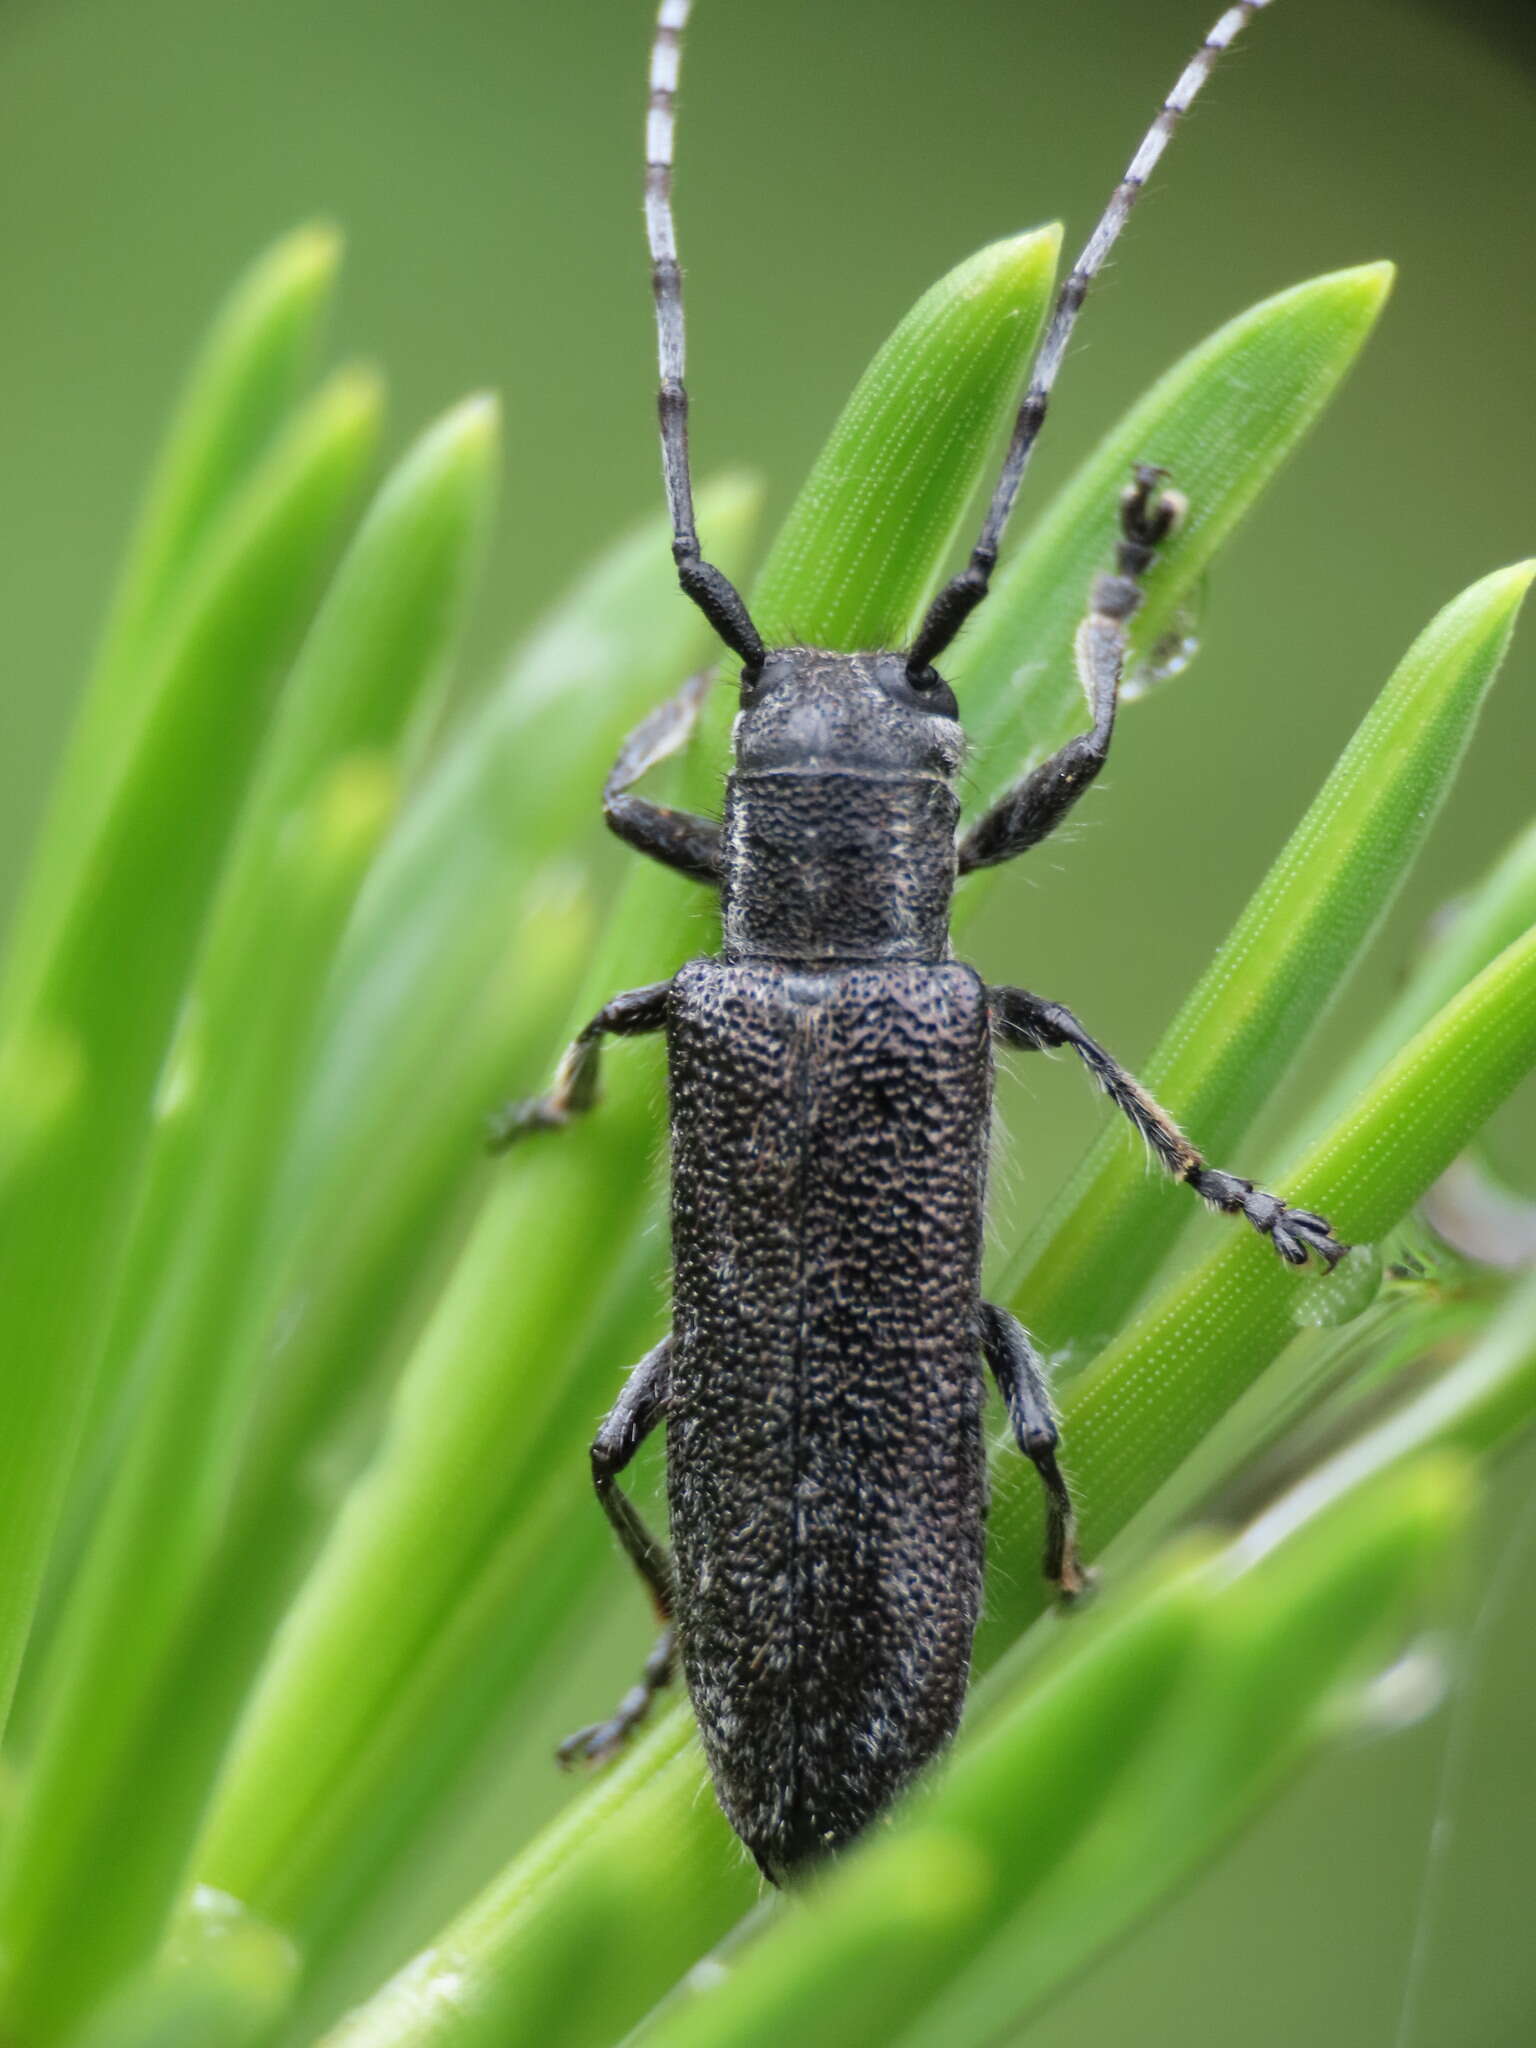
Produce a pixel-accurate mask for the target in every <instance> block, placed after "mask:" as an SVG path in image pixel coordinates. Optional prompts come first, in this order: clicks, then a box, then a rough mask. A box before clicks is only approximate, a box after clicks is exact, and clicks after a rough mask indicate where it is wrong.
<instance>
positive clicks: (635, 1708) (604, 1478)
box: [555, 1336, 675, 1764]
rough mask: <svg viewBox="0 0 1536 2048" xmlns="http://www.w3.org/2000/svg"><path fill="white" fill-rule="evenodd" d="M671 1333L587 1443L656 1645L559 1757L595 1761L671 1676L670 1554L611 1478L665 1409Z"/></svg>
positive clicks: (622, 1737) (624, 1736)
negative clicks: (614, 1699)
mask: <svg viewBox="0 0 1536 2048" xmlns="http://www.w3.org/2000/svg"><path fill="white" fill-rule="evenodd" d="M671 1358H672V1339H671V1337H670V1336H667V1337H663V1338H662V1340H661V1342H660V1343H659V1344H658V1345H657V1346H656V1347H655V1349H654V1350H652V1351H648V1352H647V1353H646V1354H645V1356H644V1358H642V1359H641V1361H640V1363H639V1364H638V1365H637V1366H636V1367H635V1368H634V1370H633V1371H632V1372H631V1373H630V1375H629V1378H628V1379H627V1380H626V1381H625V1382H624V1390H623V1392H622V1393H621V1394H620V1395H619V1398H618V1400H617V1401H616V1402H615V1403H614V1405H613V1408H612V1410H611V1412H610V1413H609V1415H608V1418H607V1420H606V1421H605V1422H604V1424H603V1426H602V1428H601V1429H600V1430H599V1431H598V1433H597V1437H596V1440H595V1441H594V1443H593V1445H592V1484H593V1486H594V1487H595V1488H596V1489H597V1497H598V1500H599V1501H600V1502H601V1503H602V1508H603V1513H604V1514H605V1515H606V1516H607V1517H608V1520H609V1522H610V1523H611V1524H612V1526H613V1530H614V1533H615V1534H616V1535H617V1537H618V1539H619V1541H620V1543H621V1544H622V1545H623V1546H624V1554H625V1556H626V1557H628V1559H629V1561H630V1563H631V1564H632V1565H633V1566H634V1568H635V1570H636V1571H637V1572H638V1573H639V1574H640V1576H641V1578H642V1579H643V1580H644V1581H645V1585H646V1590H647V1591H648V1592H649V1594H650V1596H651V1604H652V1606H653V1607H654V1608H655V1610H656V1616H657V1619H658V1620H659V1621H660V1622H661V1624H662V1631H661V1635H660V1637H659V1639H658V1641H657V1643H656V1647H655V1648H654V1649H653V1650H652V1651H651V1654H650V1656H649V1657H647V1658H646V1660H645V1665H644V1668H643V1670H642V1671H641V1674H640V1682H639V1684H638V1685H635V1686H632V1687H631V1688H630V1690H629V1691H628V1692H627V1693H625V1695H624V1697H623V1699H621V1700H620V1701H619V1704H618V1705H617V1707H615V1709H614V1711H613V1712H612V1714H610V1715H609V1717H608V1719H607V1720H606V1721H594V1722H593V1723H592V1725H591V1727H589V1728H578V1729H577V1731H576V1733H575V1734H574V1735H569V1736H567V1737H566V1739H565V1741H564V1742H562V1743H561V1745H560V1747H559V1749H558V1750H557V1751H556V1752H555V1754H556V1756H557V1757H558V1759H559V1761H560V1762H561V1763H562V1764H577V1763H583V1764H592V1763H601V1762H602V1761H603V1760H604V1759H605V1758H607V1757H609V1756H611V1755H612V1754H613V1753H614V1751H615V1750H617V1749H620V1748H622V1747H623V1745H624V1743H625V1742H626V1741H627V1740H628V1738H629V1736H630V1735H631V1733H632V1732H633V1731H634V1729H635V1728H637V1727H638V1726H639V1724H640V1722H641V1721H643V1720H644V1718H645V1716H646V1714H647V1713H648V1711H649V1710H650V1704H651V1701H652V1700H653V1699H654V1698H655V1697H656V1695H657V1693H658V1692H660V1691H661V1689H662V1687H663V1686H665V1685H668V1684H670V1683H671V1680H672V1672H673V1666H674V1663H675V1650H674V1645H673V1639H672V1605H673V1580H672V1560H671V1558H670V1557H669V1556H668V1555H667V1550H666V1546H665V1544H663V1543H662V1542H661V1541H660V1539H659V1538H658V1537H656V1536H654V1535H653V1534H652V1533H651V1531H650V1530H649V1529H648V1528H647V1527H646V1525H645V1523H644V1521H643V1520H642V1519H641V1517H640V1515H639V1514H638V1512H637V1511H636V1509H635V1506H634V1503H633V1502H632V1501H631V1500H630V1498H629V1496H628V1495H627V1494H626V1493H625V1492H624V1491H623V1489H622V1488H621V1487H620V1486H619V1484H618V1475H619V1474H620V1473H621V1472H622V1471H623V1470H624V1467H625V1466H626V1465H627V1464H628V1463H629V1461H630V1459H631V1458H632V1457H633V1456H634V1455H635V1452H636V1451H637V1450H639V1448H640V1446H641V1444H643V1443H644V1442H645V1439H646V1438H647V1437H648V1436H649V1435H650V1433H651V1431H652V1430H653V1429H654V1428H655V1427H656V1425H657V1423H658V1422H660V1421H662V1420H663V1419H664V1418H665V1416H666V1412H667V1394H668V1389H669V1374H670V1366H671Z"/></svg>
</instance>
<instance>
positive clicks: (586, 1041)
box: [486, 981, 672, 1152]
mask: <svg viewBox="0 0 1536 2048" xmlns="http://www.w3.org/2000/svg"><path fill="white" fill-rule="evenodd" d="M671 986H672V984H671V982H670V981H653V982H651V983H649V985H648V986H647V987H645V988H632V989H628V990H626V991H625V993H624V994H623V995H621V996H615V997H614V998H613V1000H612V1002H609V1003H604V1005H603V1007H602V1008H601V1009H600V1010H599V1011H598V1013H597V1015H596V1016H595V1017H594V1018H593V1019H592V1021H591V1023H590V1024H587V1025H585V1026H584V1027H583V1029H582V1030H581V1031H580V1032H579V1033H578V1034H577V1036H576V1037H575V1038H574V1039H573V1040H572V1041H571V1043H570V1044H569V1045H568V1046H567V1047H566V1049H565V1056H564V1057H563V1058H562V1060H561V1062H560V1064H559V1066H558V1067H557V1068H556V1070H555V1085H554V1086H553V1088H551V1089H550V1091H549V1093H548V1094H547V1095H535V1096H533V1097H531V1098H530V1099H529V1100H528V1101H526V1102H509V1103H507V1104H506V1105H505V1107H504V1108H502V1109H499V1110H497V1111H496V1113H495V1115H494V1116H493V1117H492V1118H491V1120H490V1123H489V1125H488V1127H487V1130H486V1144H487V1145H488V1146H489V1147H490V1149H491V1151H493V1152H504V1151H505V1150H506V1149H507V1147H508V1146H509V1145H511V1144H514V1143H515V1142H516V1141H517V1139H519V1138H523V1137H526V1136H527V1135H528V1133H529V1132H530V1131H557V1130H559V1129H560V1128H561V1126H562V1125H564V1124H568V1123H569V1122H570V1120H571V1118H572V1117H573V1116H581V1115H583V1114H584V1113H585V1112H586V1111H587V1110H589V1109H590V1108H591V1107H592V1105H593V1104H594V1103H595V1102H596V1101H597V1083H598V1075H599V1071H600V1069H601V1065H602V1056H603V1052H602V1042H603V1040H604V1039H605V1038H639V1037H642V1036H643V1035H644V1034H645V1033H646V1032H649V1031H660V1030H661V1029H662V1027H663V1025H664V1024H665V1023H666V1021H667V993H668V991H669V990H670V988H671Z"/></svg>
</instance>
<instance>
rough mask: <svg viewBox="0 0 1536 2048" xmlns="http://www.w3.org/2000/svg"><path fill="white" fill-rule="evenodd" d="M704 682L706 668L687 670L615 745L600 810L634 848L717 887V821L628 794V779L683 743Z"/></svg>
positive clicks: (703, 692) (705, 689)
mask: <svg viewBox="0 0 1536 2048" xmlns="http://www.w3.org/2000/svg"><path fill="white" fill-rule="evenodd" d="M709 685H710V674H709V671H708V670H704V671H702V672H701V673H700V674H698V675H696V676H691V677H690V678H689V680H688V681H687V682H686V683H684V685H683V687H682V688H681V689H680V690H679V691H678V692H677V694H676V695H675V696H672V697H669V698H668V699H667V701H666V702H665V703H664V704H659V705H658V706H657V707H656V709H655V710H654V711H653V712H651V713H650V714H649V716H648V717H646V718H643V719H641V721H640V723H639V724H638V725H637V726H636V727H635V729H634V731H633V732H632V733H631V734H630V735H629V737H628V739H626V740H625V742H624V744H623V746H622V747H621V748H620V749H619V758H618V759H617V760H616V761H615V762H614V764H613V771H612V773H611V774H610V775H609V777H608V780H607V781H606V782H605V783H604V784H603V816H604V818H605V819H606V820H607V823H608V829H609V831H610V832H613V833H616V834H617V836H618V837H619V838H620V839H622V840H623V841H624V842H625V844H626V845H628V846H632V847H634V849H635V850H636V852H637V853H644V854H648V855H649V856H650V858H651V859H652V860H659V861H660V862H661V863H662V865H663V866H664V867H669V868H676V869H677V870H678V872H679V873H680V874H684V875H687V876H689V877H690V878H691V879H692V880H693V881H695V882H708V883H710V884H711V885H713V886H714V887H717V888H718V886H719V883H720V875H721V867H722V856H721V851H720V827H719V826H718V825H717V824H716V823H715V821H714V819H713V818H699V817H695V816H694V814H693V812H691V811H674V810H669V809H668V808H667V806H666V805H665V804H655V803H651V802H650V801H649V800H648V799H647V798H645V797H643V796H630V795H629V794H628V791H629V788H630V785H631V784H632V783H635V782H638V781H639V780H640V777H641V776H642V775H644V774H645V773H646V771H647V769H650V768H654V767H655V766H656V764H657V762H658V761H665V760H667V759H668V758H669V756H671V755H673V754H675V753H677V752H678V751H679V749H680V748H682V747H683V746H685V745H686V744H687V742H688V739H689V736H690V735H691V733H692V732H693V728H694V726H695V724H696V723H697V722H698V716H699V707H700V705H701V704H702V703H703V701H704V698H705V696H706V694H707V692H708V690H709Z"/></svg>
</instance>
